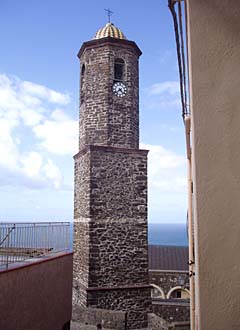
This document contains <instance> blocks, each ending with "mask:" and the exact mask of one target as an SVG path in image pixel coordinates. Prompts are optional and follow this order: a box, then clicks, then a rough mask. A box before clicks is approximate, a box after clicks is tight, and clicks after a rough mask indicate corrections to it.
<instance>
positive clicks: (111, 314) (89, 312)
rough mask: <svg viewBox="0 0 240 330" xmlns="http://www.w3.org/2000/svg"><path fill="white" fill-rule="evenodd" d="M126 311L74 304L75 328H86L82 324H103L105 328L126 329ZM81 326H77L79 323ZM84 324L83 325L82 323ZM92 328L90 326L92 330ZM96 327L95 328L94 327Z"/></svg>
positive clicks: (73, 319)
mask: <svg viewBox="0 0 240 330" xmlns="http://www.w3.org/2000/svg"><path fill="white" fill-rule="evenodd" d="M125 320H126V313H125V312H122V311H111V310H106V309H99V308H84V307H80V306H73V313H72V321H73V326H74V327H75V329H76V330H77V329H84V330H85V329H86V330H87V328H81V326H83V325H85V326H95V329H96V325H97V324H101V325H102V327H103V329H106V330H107V329H115V330H125V323H126V321H125ZM75 323H78V324H79V327H78V328H77V325H76V324H75ZM81 324H82V325H81ZM90 329H91V328H89V330H90ZM93 329H94V328H93Z"/></svg>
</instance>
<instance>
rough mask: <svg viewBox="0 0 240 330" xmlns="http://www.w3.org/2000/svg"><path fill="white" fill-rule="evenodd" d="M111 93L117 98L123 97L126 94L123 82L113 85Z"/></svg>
mask: <svg viewBox="0 0 240 330" xmlns="http://www.w3.org/2000/svg"><path fill="white" fill-rule="evenodd" d="M113 93H114V94H115V95H117V96H118V97H123V96H125V95H126V94H127V87H126V85H125V84H124V83H123V82H120V81H117V82H115V83H114V84H113Z"/></svg>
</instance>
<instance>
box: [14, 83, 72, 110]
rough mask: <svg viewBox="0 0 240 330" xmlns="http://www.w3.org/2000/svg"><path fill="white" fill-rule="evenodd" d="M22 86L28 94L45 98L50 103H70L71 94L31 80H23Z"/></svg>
mask: <svg viewBox="0 0 240 330" xmlns="http://www.w3.org/2000/svg"><path fill="white" fill-rule="evenodd" d="M21 87H22V89H23V91H24V92H25V93H26V94H30V95H34V96H36V97H37V98H39V99H44V100H45V101H48V102H50V103H56V104H61V105H67V104H69V103H70V97H69V95H67V94H62V93H59V92H56V91H54V90H52V89H49V88H47V87H45V86H42V85H39V84H34V83H32V82H30V81H23V82H22V84H21Z"/></svg>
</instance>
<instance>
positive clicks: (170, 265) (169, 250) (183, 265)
mask: <svg viewBox="0 0 240 330" xmlns="http://www.w3.org/2000/svg"><path fill="white" fill-rule="evenodd" d="M148 258H149V261H148V264H149V269H151V270H175V271H178V270H181V271H188V247H185V246H165V245H149V246H148Z"/></svg>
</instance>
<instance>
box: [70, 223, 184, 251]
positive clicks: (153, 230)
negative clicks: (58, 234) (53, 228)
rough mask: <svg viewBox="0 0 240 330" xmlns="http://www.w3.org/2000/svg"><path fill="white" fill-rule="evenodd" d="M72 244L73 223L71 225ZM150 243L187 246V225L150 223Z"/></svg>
mask: <svg viewBox="0 0 240 330" xmlns="http://www.w3.org/2000/svg"><path fill="white" fill-rule="evenodd" d="M70 235H71V244H72V237H73V225H72V224H71V226H70ZM148 244H156V245H172V246H187V245H188V237H187V226H186V224H183V223H175V224H173V223H171V224H168V223H149V224H148Z"/></svg>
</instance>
